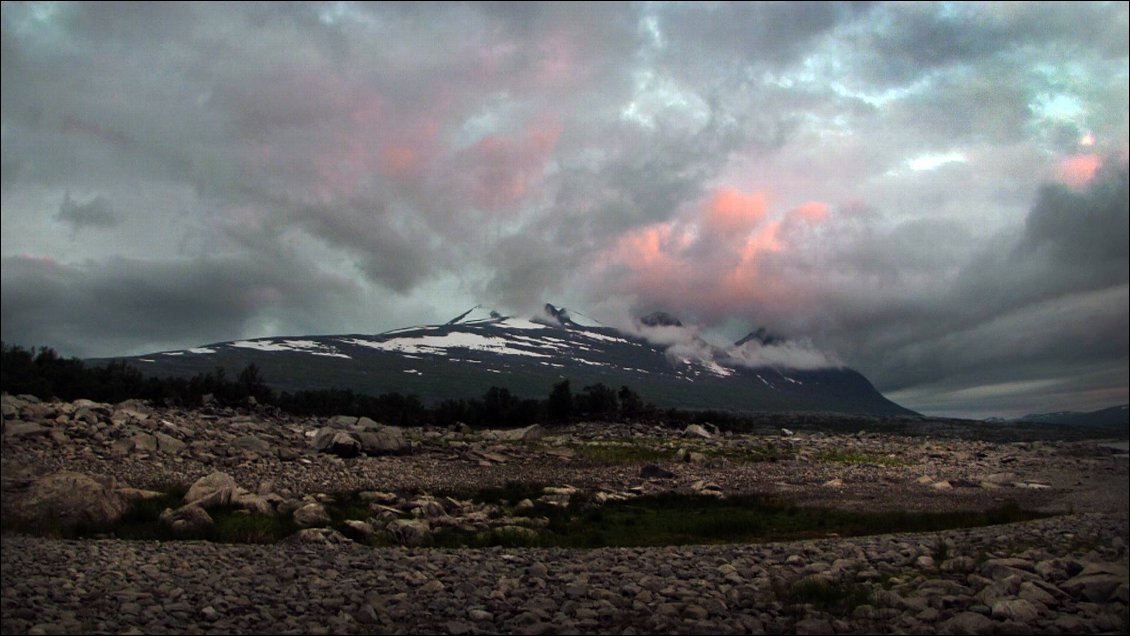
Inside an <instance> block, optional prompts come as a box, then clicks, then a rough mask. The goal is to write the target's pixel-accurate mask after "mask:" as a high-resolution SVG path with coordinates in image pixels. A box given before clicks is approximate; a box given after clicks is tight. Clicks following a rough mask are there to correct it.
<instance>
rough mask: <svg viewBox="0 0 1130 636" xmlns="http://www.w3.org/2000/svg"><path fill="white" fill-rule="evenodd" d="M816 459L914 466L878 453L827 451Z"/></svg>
mask: <svg viewBox="0 0 1130 636" xmlns="http://www.w3.org/2000/svg"><path fill="white" fill-rule="evenodd" d="M815 457H816V459H817V460H819V461H822V462H836V463H839V464H871V465H874V466H913V465H914V462H910V461H907V460H905V459H902V458H901V457H891V456H889V455H880V454H878V453H865V452H863V451H850V450H827V451H821V452H819V453H817V454H816V456H815Z"/></svg>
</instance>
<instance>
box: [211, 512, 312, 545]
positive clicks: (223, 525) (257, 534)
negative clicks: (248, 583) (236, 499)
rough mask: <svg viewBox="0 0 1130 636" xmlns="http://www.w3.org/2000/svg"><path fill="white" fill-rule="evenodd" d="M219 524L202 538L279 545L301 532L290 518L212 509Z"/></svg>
mask: <svg viewBox="0 0 1130 636" xmlns="http://www.w3.org/2000/svg"><path fill="white" fill-rule="evenodd" d="M209 514H211V515H212V519H213V520H214V521H215V522H216V523H215V525H214V526H212V529H211V530H210V531H209V532H207V533H205V534H204V536H203V537H201V538H202V539H207V540H209V541H216V542H218V543H277V542H279V541H281V540H283V539H285V538H287V537H289V536H290V535H292V534H294V533H295V532H298V526H296V525H295V524H294V519H292V518H291V516H290V515H264V514H257V513H249V512H247V511H245V510H236V509H234V508H219V509H214V510H210V511H209Z"/></svg>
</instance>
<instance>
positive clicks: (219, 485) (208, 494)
mask: <svg viewBox="0 0 1130 636" xmlns="http://www.w3.org/2000/svg"><path fill="white" fill-rule="evenodd" d="M238 488H239V487H238V486H237V485H236V483H235V479H234V478H233V477H232V476H231V475H229V474H227V473H222V472H219V471H216V472H214V473H211V474H209V475H207V476H205V477H201V478H200V479H197V480H196V482H195V483H193V484H192V486H191V487H190V488H189V489H188V493H186V494H185V496H184V502H185V503H186V504H190V503H195V504H197V505H199V506H200V507H202V508H215V507H217V506H226V505H229V504H230V503H231V502H232V499H233V498H234V497H235V496H236V490H237V489H238Z"/></svg>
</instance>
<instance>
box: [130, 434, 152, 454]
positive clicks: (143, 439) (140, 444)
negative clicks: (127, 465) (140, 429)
mask: <svg viewBox="0 0 1130 636" xmlns="http://www.w3.org/2000/svg"><path fill="white" fill-rule="evenodd" d="M130 439H131V440H133V449H134V450H136V451H141V452H143V453H156V452H157V438H156V437H154V436H152V435H150V434H149V433H138V434H137V435H134V436H133V437H131V438H130Z"/></svg>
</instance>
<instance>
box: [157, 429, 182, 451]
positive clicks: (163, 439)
mask: <svg viewBox="0 0 1130 636" xmlns="http://www.w3.org/2000/svg"><path fill="white" fill-rule="evenodd" d="M153 437H154V438H156V440H157V450H159V451H161V452H162V453H165V454H168V455H180V454H181V452H183V451H184V449H185V448H186V447H187V446H188V445H187V444H185V443H184V442H182V441H180V440H179V439H177V438H175V437H173V436H172V435H169V434H168V433H161V432H157V433H154V434H153Z"/></svg>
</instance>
